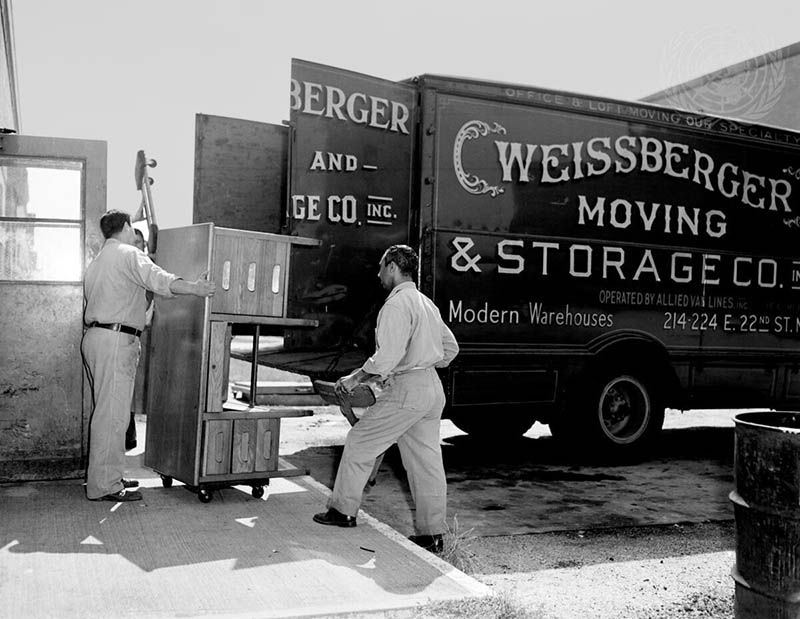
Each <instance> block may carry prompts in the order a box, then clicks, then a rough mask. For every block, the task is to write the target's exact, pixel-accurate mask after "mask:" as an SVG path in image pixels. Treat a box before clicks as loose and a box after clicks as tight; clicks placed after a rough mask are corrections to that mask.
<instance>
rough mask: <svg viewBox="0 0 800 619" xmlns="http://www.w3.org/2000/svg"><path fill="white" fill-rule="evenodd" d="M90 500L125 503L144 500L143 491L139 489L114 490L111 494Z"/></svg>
mask: <svg viewBox="0 0 800 619" xmlns="http://www.w3.org/2000/svg"><path fill="white" fill-rule="evenodd" d="M89 500H90V501H117V502H120V503H125V502H127V501H141V500H142V493H141V492H139V491H138V490H125V488H123V489H122V490H120V491H118V492H112V493H111V494H107V495H105V496H101V497H100V498H99V499H89Z"/></svg>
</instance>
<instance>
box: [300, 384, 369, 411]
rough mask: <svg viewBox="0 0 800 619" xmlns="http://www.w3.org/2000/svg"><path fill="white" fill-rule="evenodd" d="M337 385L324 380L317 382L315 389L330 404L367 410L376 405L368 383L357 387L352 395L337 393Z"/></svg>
mask: <svg viewBox="0 0 800 619" xmlns="http://www.w3.org/2000/svg"><path fill="white" fill-rule="evenodd" d="M335 386H336V384H335V383H329V382H326V381H324V380H315V381H314V389H315V390H316V392H317V393H318V394H319V395H320V397H321V398H322V399H323V400H325V401H326V402H327V403H328V404H335V405H337V406H342V405H345V406H348V407H350V408H353V407H355V408H366V407H368V406H372V405H373V404H375V394H374V392H373V391H372V388H371V387H370V386H369V384H368V383H361V384H359V385H356V386H355V388H354V389H353V390H352V391H351V392H350V393H342V394H341V396H340V395H339V394H338V393H336V388H335Z"/></svg>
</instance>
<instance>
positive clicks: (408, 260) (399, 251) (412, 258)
mask: <svg viewBox="0 0 800 619" xmlns="http://www.w3.org/2000/svg"><path fill="white" fill-rule="evenodd" d="M392 262H394V263H395V264H396V265H397V268H398V269H400V272H401V273H402V274H403V275H407V276H409V277H411V279H413V280H416V279H417V269H419V258H417V252H415V251H414V250H413V249H411V248H410V247H409V246H408V245H392V246H391V247H390V248H389V249H387V250H386V253H385V254H384V262H383V265H384V266H389V264H391V263H392Z"/></svg>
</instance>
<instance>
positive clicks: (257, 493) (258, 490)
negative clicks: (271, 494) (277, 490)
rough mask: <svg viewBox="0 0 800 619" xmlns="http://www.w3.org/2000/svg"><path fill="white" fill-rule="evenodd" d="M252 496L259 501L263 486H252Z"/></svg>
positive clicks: (262, 493)
mask: <svg viewBox="0 0 800 619" xmlns="http://www.w3.org/2000/svg"><path fill="white" fill-rule="evenodd" d="M252 494H253V498H254V499H260V498H261V497H262V496H264V486H253V492H252Z"/></svg>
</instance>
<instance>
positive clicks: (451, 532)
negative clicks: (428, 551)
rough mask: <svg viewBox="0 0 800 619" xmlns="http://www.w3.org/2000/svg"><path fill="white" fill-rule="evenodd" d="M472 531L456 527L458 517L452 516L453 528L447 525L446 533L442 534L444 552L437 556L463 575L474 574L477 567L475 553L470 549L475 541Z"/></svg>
mask: <svg viewBox="0 0 800 619" xmlns="http://www.w3.org/2000/svg"><path fill="white" fill-rule="evenodd" d="M473 530H474V529H467V530H466V531H464V530H462V529H461V528H460V527H459V526H458V516H453V526H452V527H451V526H450V525H447V532H446V533H445V534H444V550H443V551H442V553H441V554H440V555H439V556H440V557H441V558H442V559H443V560H445V561H447V562H448V563H449V564H450V565H452V566H453V567H454V568H456V569H459V570H461V571H462V572H464V573H465V574H472V573H474V572H475V568H476V567H477V563H476V558H475V553H474V552H473V551H472V550H471V548H470V546H471V545H472V543H473V542H474V541H475V536H474V535H473V534H472V531H473Z"/></svg>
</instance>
